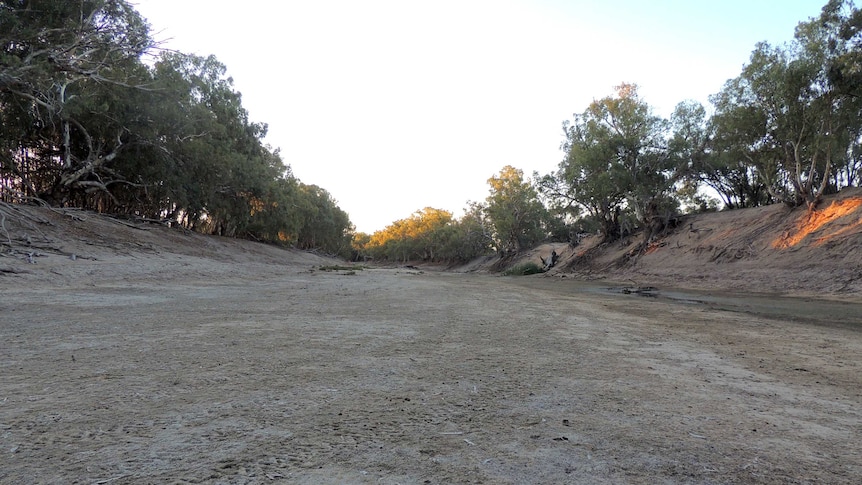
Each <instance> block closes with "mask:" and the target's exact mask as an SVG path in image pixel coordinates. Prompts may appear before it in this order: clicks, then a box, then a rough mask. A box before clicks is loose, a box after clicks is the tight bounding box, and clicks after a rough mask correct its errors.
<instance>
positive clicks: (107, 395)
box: [0, 265, 862, 484]
mask: <svg viewBox="0 0 862 485" xmlns="http://www.w3.org/2000/svg"><path fill="white" fill-rule="evenodd" d="M10 281H13V280H10V279H6V280H2V281H0V284H2V285H3V287H2V299H0V315H2V317H0V318H2V324H0V350H2V358H0V376H2V378H0V446H2V448H0V482H2V483H9V484H12V483H91V484H92V483H95V484H106V483H111V484H124V483H280V482H282V483H315V484H316V483H387V484H395V483H433V484H446V483H495V484H498V483H584V484H596V483H599V484H601V483H615V484H616V483H642V484H655V483H775V484H779V483H780V484H786V483H830V484H836V483H838V484H840V483H847V484H851V483H860V480H862V461H860V459H859V457H860V456H862V436H860V432H862V369H860V363H859V356H860V355H862V333H860V324H859V322H858V321H857V319H858V318H859V315H862V312H860V308H862V306H860V305H859V304H854V303H837V302H822V301H820V302H817V301H808V302H805V301H802V302H800V301H797V300H789V299H788V300H782V299H779V298H766V299H763V300H759V301H760V302H761V303H762V302H763V301H766V302H771V303H768V304H767V306H769V305H770V304H772V305H774V307H775V308H776V309H779V308H780V309H785V310H786V308H788V305H789V306H790V307H791V308H792V306H793V305H799V308H800V309H801V310H800V311H799V312H790V313H791V314H792V315H796V316H794V317H788V316H787V315H786V314H787V313H788V312H776V313H774V314H773V313H771V312H770V311H768V308H767V309H766V310H764V309H763V307H762V306H757V305H754V306H746V304H745V302H746V300H745V298H743V297H735V299H734V298H728V299H727V301H725V302H724V303H721V302H719V303H716V302H715V301H714V300H709V299H706V298H704V299H700V300H699V299H697V298H685V299H671V298H662V297H660V298H643V297H638V296H633V295H617V294H610V293H603V292H601V291H600V289H597V288H595V287H590V286H589V285H587V284H585V283H577V282H573V281H568V280H556V281H553V280H551V279H549V278H541V277H525V278H504V277H495V276H489V275H465V274H452V273H442V272H440V273H438V272H431V271H428V272H421V271H414V270H407V269H403V268H401V269H395V268H389V269H385V268H377V269H364V270H359V271H330V272H326V271H319V270H317V271H314V270H311V267H310V266H301V265H296V266H290V267H284V268H279V269H278V270H273V269H271V270H269V271H262V272H261V273H256V272H254V271H249V270H246V271H240V270H238V271H235V272H232V271H227V270H225V271H222V272H221V273H219V277H218V278H191V277H187V276H180V277H173V278H169V277H165V278H153V277H148V278H141V279H139V280H136V279H135V278H134V275H127V276H126V277H124V278H121V279H115V280H110V281H107V280H104V279H95V278H94V279H91V280H88V281H87V283H86V284H81V283H70V282H64V281H61V280H58V281H55V282H45V281H41V282H36V283H33V282H29V283H27V284H26V285H25V284H12V283H10ZM805 309H808V310H805ZM806 311H807V313H806ZM833 314H834V316H835V317H834V318H833ZM799 315H801V316H799Z"/></svg>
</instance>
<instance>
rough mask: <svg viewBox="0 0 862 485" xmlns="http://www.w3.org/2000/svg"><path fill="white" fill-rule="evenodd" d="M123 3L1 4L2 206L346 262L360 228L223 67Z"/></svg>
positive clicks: (118, 0) (42, 1)
mask: <svg viewBox="0 0 862 485" xmlns="http://www.w3.org/2000/svg"><path fill="white" fill-rule="evenodd" d="M152 46H153V41H152V39H151V38H150V36H149V27H148V25H147V23H146V21H145V19H143V18H142V17H141V16H140V15H139V14H138V13H137V12H136V11H135V9H134V7H133V5H132V3H130V2H128V1H125V0H85V1H80V2H78V1H76V2H68V1H60V0H40V1H32V2H4V3H3V4H2V5H0V200H5V201H27V200H31V199H42V200H45V201H47V202H49V203H51V204H55V205H61V206H76V207H82V208H87V209H92V210H97V211H103V212H112V213H125V214H132V215H138V216H143V217H147V218H154V219H163V220H167V221H170V222H172V223H174V224H177V225H182V226H185V227H187V228H190V229H195V230H198V231H202V232H209V233H215V234H220V235H225V236H239V237H246V238H250V239H256V240H261V241H267V242H275V243H279V244H289V245H296V246H299V247H302V248H306V249H311V248H315V249H322V250H324V251H326V252H329V253H332V254H338V255H346V256H349V254H350V238H351V235H350V233H351V231H352V226H351V224H350V221H349V219H348V217H347V214H346V213H344V212H343V211H342V210H341V209H339V208H338V206H337V204H336V202H335V201H334V200H333V199H332V198H331V197H330V196H329V194H328V193H326V191H324V190H323V189H320V188H319V187H315V186H306V185H304V184H302V183H301V182H299V181H298V180H296V179H295V178H294V177H293V176H292V175H291V174H290V170H289V168H288V167H286V166H285V165H284V163H283V162H282V160H281V157H280V156H279V153H278V151H275V150H272V149H271V148H270V147H268V146H266V145H264V144H263V142H262V140H263V138H264V136H265V135H266V129H267V128H266V125H264V124H261V123H254V122H252V121H250V120H249V117H248V113H247V111H246V110H245V108H244V107H243V106H242V97H241V95H240V93H238V92H237V91H235V90H234V88H233V80H232V79H231V78H230V77H228V76H227V74H226V73H227V68H226V67H225V66H224V65H223V64H221V63H220V62H219V61H218V60H217V59H216V58H215V57H213V56H210V57H199V56H194V55H188V54H183V53H179V52H165V53H163V54H162V55H161V56H160V57H159V58H158V60H157V61H156V62H155V63H154V64H153V65H152V66H148V65H146V64H144V63H143V62H142V60H141V58H142V56H143V55H144V54H147V53H149V51H150V49H151V47H152Z"/></svg>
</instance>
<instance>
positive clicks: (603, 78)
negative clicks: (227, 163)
mask: <svg viewBox="0 0 862 485" xmlns="http://www.w3.org/2000/svg"><path fill="white" fill-rule="evenodd" d="M826 1H827V0H722V1H719V0H713V1H705V0H569V1H565V0H534V1H529V0H487V1H486V0H475V1H474V0H433V1H409V0H400V1H398V0H392V1H387V0H362V1H359V0H331V1H327V0H246V1H245V2H237V1H236V0H232V1H223V0H133V3H135V4H136V5H137V8H138V11H139V12H141V14H143V16H144V17H146V18H147V19H148V20H149V21H150V23H151V25H152V27H153V32H154V34H155V37H156V38H157V39H161V40H166V42H165V43H164V47H167V48H171V49H176V50H179V51H182V52H187V53H194V54H198V55H209V54H215V56H216V57H217V58H218V59H219V60H220V61H221V62H222V63H224V64H225V65H226V66H227V69H228V74H229V75H230V76H232V77H233V79H234V82H235V88H236V89H237V90H238V91H240V92H241V93H242V95H243V105H244V106H245V107H246V109H248V111H249V114H250V116H251V119H252V120H253V121H256V122H264V123H267V124H268V125H269V135H268V136H267V138H266V142H267V143H269V144H271V145H272V146H273V147H278V148H280V149H281V153H282V156H283V158H284V161H285V163H287V164H289V165H290V166H291V167H292V169H293V172H294V174H295V175H296V176H297V177H298V178H299V179H300V180H302V181H303V182H304V183H307V184H315V185H318V186H321V187H323V188H324V189H326V190H328V191H329V192H330V193H331V194H332V196H333V197H334V198H335V199H336V200H337V201H338V203H339V206H340V207H341V208H342V209H343V210H345V211H346V212H347V213H348V214H350V219H351V221H352V222H353V223H354V224H355V225H356V228H357V230H358V231H362V232H368V233H371V232H374V231H376V230H379V229H383V228H384V227H385V226H387V225H389V224H390V223H392V222H393V221H395V220H398V219H403V218H406V217H409V216H410V214H412V213H413V212H414V211H416V210H419V209H422V208H424V207H434V208H437V209H444V210H448V211H451V212H453V213H454V214H455V216H456V217H458V216H460V215H461V214H462V209H463V208H464V206H465V205H466V202H467V201H468V200H475V201H480V200H484V199H485V197H487V195H488V185H487V180H488V178H490V177H491V176H492V175H495V174H496V173H497V172H499V171H500V169H501V168H503V167H504V166H506V165H512V166H514V167H517V168H520V169H522V170H523V171H524V173H525V174H526V175H527V176H530V175H531V174H532V173H533V171H534V170H538V171H539V172H540V173H543V174H544V173H548V172H551V171H553V170H555V169H556V167H557V164H558V163H559V162H560V160H561V159H562V158H563V154H562V152H560V150H559V145H560V142H562V141H563V134H562V129H561V123H562V122H563V120H566V119H571V116H572V114H573V113H581V112H583V111H584V110H585V109H586V107H587V106H588V105H589V103H590V102H591V101H592V100H593V99H598V98H602V97H605V96H608V95H612V94H613V93H614V89H613V88H614V86H617V85H619V84H620V83H621V82H633V83H636V84H638V85H639V86H640V93H641V95H642V97H643V98H644V99H645V100H646V101H647V102H648V103H650V104H651V105H653V106H654V107H655V108H656V110H657V112H658V113H659V114H661V115H663V116H669V115H670V112H671V111H672V110H673V108H674V106H675V105H676V104H677V103H679V102H681V101H684V100H687V99H694V100H697V101H700V102H701V103H703V104H704V105H705V106H708V100H707V97H708V96H709V95H710V94H713V93H716V92H717V91H719V90H720V89H721V87H722V85H723V84H724V82H725V81H726V80H728V79H730V78H733V77H736V76H737V75H738V74H739V73H740V70H741V68H742V66H743V64H744V63H746V62H747V60H748V58H749V56H750V54H751V51H752V50H753V49H754V46H755V43H757V42H758V41H762V40H766V41H769V42H771V43H773V44H780V43H783V42H786V41H789V40H791V39H792V37H793V32H794V28H795V27H796V25H797V24H798V23H799V22H800V21H802V20H806V19H808V18H809V17H814V16H818V15H819V13H820V9H821V8H822V6H823V5H824V4H825V3H826Z"/></svg>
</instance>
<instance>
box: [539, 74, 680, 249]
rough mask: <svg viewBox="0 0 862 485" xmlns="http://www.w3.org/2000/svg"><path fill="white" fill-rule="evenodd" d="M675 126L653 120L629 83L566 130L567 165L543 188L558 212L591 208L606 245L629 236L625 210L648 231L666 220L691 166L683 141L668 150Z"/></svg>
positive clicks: (548, 178)
mask: <svg viewBox="0 0 862 485" xmlns="http://www.w3.org/2000/svg"><path fill="white" fill-rule="evenodd" d="M681 109H682V108H680V110H681ZM680 125H681V126H686V125H685V123H680ZM670 126H671V125H670V123H669V122H668V121H666V120H663V119H661V118H660V117H658V116H655V115H654V114H653V113H652V109H651V108H650V106H649V105H648V104H647V103H646V102H644V101H643V100H642V99H641V98H640V97H639V95H638V93H637V86H635V85H633V84H622V85H620V86H618V87H617V96H616V97H606V98H602V99H600V100H597V101H594V102H593V103H592V104H590V106H589V107H588V108H587V110H586V111H584V113H582V114H580V115H575V119H574V120H573V121H572V122H568V121H567V122H565V123H564V124H563V129H564V130H565V132H566V141H565V142H564V143H563V145H562V149H563V151H564V152H566V158H565V159H564V160H563V161H562V162H561V163H560V166H559V169H558V171H557V172H556V173H555V174H550V175H546V176H545V177H543V178H541V179H540V180H539V185H540V187H541V188H542V191H543V193H544V194H545V196H546V197H548V198H549V199H551V200H552V201H554V205H555V206H556V207H568V208H571V207H576V206H579V207H583V208H584V209H586V211H587V212H588V213H589V214H590V216H592V217H593V218H594V219H595V220H596V221H598V222H599V223H600V225H601V232H602V235H603V236H604V237H605V239H606V240H611V239H614V238H617V237H619V236H620V235H621V233H622V232H623V231H624V230H625V229H626V228H624V227H622V225H621V222H622V219H621V217H620V216H621V214H622V213H623V212H624V211H628V212H631V213H633V214H635V215H636V216H637V219H638V221H639V222H640V223H641V224H643V225H644V226H647V227H649V226H651V225H653V224H654V223H656V222H657V221H662V220H667V219H668V218H669V217H670V216H671V215H672V210H671V211H670V213H669V212H668V209H669V208H670V207H671V206H672V204H669V203H668V199H669V197H670V193H671V192H672V191H673V187H674V185H675V184H676V183H677V182H678V181H679V180H680V179H681V178H682V177H683V176H684V175H685V174H686V173H687V169H688V166H689V164H690V160H689V158H690V157H688V156H686V155H688V154H687V153H685V150H684V148H685V146H683V144H682V142H681V139H680V140H679V141H678V143H677V144H676V145H674V146H669V144H668V141H667V138H668V133H669V130H670ZM683 136H684V135H682V134H680V137H683Z"/></svg>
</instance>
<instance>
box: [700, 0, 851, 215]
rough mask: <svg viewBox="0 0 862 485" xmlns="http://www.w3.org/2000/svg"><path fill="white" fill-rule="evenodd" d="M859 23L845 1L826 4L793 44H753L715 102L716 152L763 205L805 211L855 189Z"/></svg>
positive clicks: (801, 28)
mask: <svg viewBox="0 0 862 485" xmlns="http://www.w3.org/2000/svg"><path fill="white" fill-rule="evenodd" d="M860 18H862V14H860V12H859V11H858V10H857V9H855V8H854V7H853V6H852V3H851V2H848V1H842V0H832V1H830V2H829V3H828V4H827V5H826V6H825V7H824V9H823V13H822V14H821V16H820V17H819V18H817V19H813V20H811V21H808V22H803V23H800V24H799V26H798V27H797V29H796V36H795V39H794V41H793V42H792V43H790V44H788V45H785V46H780V47H775V46H771V45H769V44H767V43H760V44H758V45H757V46H756V48H755V50H754V52H752V54H751V59H750V61H749V63H748V64H747V65H746V66H745V67H744V68H743V70H742V73H741V74H740V75H739V76H738V77H737V78H735V79H731V80H730V81H728V82H727V84H726V85H725V86H724V88H723V89H722V90H721V92H720V93H718V94H717V95H716V96H714V98H713V103H714V104H715V105H716V114H715V116H714V127H715V139H716V144H715V148H716V149H718V150H720V151H721V153H722V155H723V156H724V157H729V160H728V161H729V162H730V163H727V164H726V165H725V166H732V165H731V164H733V163H736V164H737V166H738V168H739V171H740V172H741V173H742V174H744V175H745V176H746V178H747V179H748V180H745V179H743V178H740V179H741V181H742V182H746V183H749V185H755V184H752V183H750V180H751V178H752V174H756V176H757V182H756V183H757V184H762V185H763V187H765V189H766V190H767V191H768V193H769V196H770V198H774V199H776V200H781V201H783V202H785V203H787V204H789V205H792V206H796V205H800V204H803V203H805V204H808V206H809V207H814V206H815V205H816V204H817V202H818V201H819V199H820V197H821V196H822V195H823V194H824V193H828V192H830V191H835V190H837V189H838V188H839V187H840V186H842V185H847V184H858V183H859V182H862V180H860V176H862V172H860V168H862V165H860V158H859V141H860V135H862V122H860V117H859V113H860V110H862V100H860V97H859V94H860V90H859V88H858V84H856V83H855V82H854V81H858V80H860V79H862V78H859V77H858V76H859V75H858V71H859V67H860V65H862V64H860V59H862V55H860V54H859V52H860V48H862V36H860V32H859V24H860V22H862V20H860ZM734 161H736V162H734ZM740 188H745V187H744V186H742V187H740ZM739 192H740V194H737V195H741V193H742V192H744V191H742V190H740V191H739ZM747 195H749V199H752V198H753V199H754V200H758V199H762V198H763V197H762V195H761V194H758V193H757V192H754V193H749V194H747Z"/></svg>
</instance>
